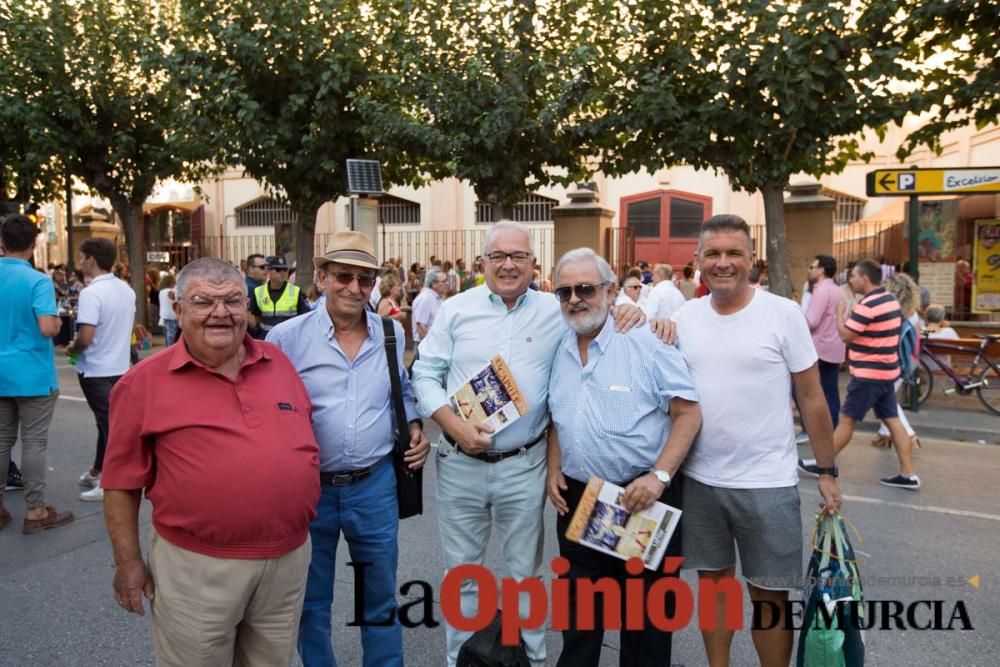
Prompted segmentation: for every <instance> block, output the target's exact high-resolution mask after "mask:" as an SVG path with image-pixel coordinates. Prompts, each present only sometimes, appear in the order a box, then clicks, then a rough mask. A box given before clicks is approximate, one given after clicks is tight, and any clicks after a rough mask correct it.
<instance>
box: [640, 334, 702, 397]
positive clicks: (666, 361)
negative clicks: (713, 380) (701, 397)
mask: <svg viewBox="0 0 1000 667" xmlns="http://www.w3.org/2000/svg"><path fill="white" fill-rule="evenodd" d="M649 356H650V358H652V360H653V363H654V364H655V369H656V377H657V388H658V390H659V393H660V407H661V408H662V409H663V410H664V411H665V412H670V400H671V399H674V398H683V399H684V400H686V401H693V402H697V401H698V392H697V391H696V390H695V388H694V378H692V377H691V371H690V370H689V369H688V367H687V363H685V362H684V357H683V356H681V353H680V350H678V349H677V348H676V347H674V346H673V345H664V344H662V343H660V345H659V349H656V350H655V352H654V353H653V354H651V355H649Z"/></svg>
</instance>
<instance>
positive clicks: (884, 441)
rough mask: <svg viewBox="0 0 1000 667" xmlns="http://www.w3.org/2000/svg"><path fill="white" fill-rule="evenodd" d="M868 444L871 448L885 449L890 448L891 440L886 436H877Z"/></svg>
mask: <svg viewBox="0 0 1000 667" xmlns="http://www.w3.org/2000/svg"><path fill="white" fill-rule="evenodd" d="M868 444H870V445H871V446H872V447H886V448H891V447H892V438H890V437H888V436H884V435H877V436H875V438H874V439H873V440H872V441H871V442H870V443H868Z"/></svg>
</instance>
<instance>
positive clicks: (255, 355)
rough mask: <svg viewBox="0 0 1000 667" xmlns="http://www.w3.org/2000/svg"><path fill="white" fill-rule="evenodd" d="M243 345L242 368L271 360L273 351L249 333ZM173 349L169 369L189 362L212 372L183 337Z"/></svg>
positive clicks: (172, 369) (182, 366) (178, 368)
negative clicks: (188, 346)
mask: <svg viewBox="0 0 1000 667" xmlns="http://www.w3.org/2000/svg"><path fill="white" fill-rule="evenodd" d="M243 347H244V348H245V349H246V352H247V354H246V357H244V358H243V363H242V364H240V370H242V369H243V368H244V367H246V366H249V365H251V364H255V363H257V362H258V361H261V360H262V359H263V360H267V361H270V360H271V353H270V351H268V349H267V347H266V346H264V345H261V344H260V343H259V342H258V341H256V340H254V339H253V338H251V337H250V336H248V335H245V336H244V337H243ZM171 349H172V355H171V358H170V364H169V365H168V366H167V370H169V371H176V370H180V369H181V368H184V367H185V366H187V365H188V364H191V365H192V366H197V367H198V368H201V369H204V370H207V371H210V372H211V369H209V368H208V367H207V366H205V364H203V363H201V362H200V361H198V360H197V359H195V358H194V357H192V356H191V353H190V352H189V351H188V348H187V343H186V342H185V341H184V339H183V338H181V339H180V340H178V341H177V342H176V343H174V345H173V347H172V348H171Z"/></svg>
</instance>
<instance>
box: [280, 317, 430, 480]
mask: <svg viewBox="0 0 1000 667" xmlns="http://www.w3.org/2000/svg"><path fill="white" fill-rule="evenodd" d="M365 316H366V317H367V318H368V338H367V339H366V340H365V341H364V343H362V344H361V349H360V350H358V354H357V356H356V357H355V358H354V361H351V360H350V359H348V358H347V355H346V354H344V351H343V349H342V348H341V347H340V343H338V342H337V339H336V338H335V337H334V335H333V321H332V320H331V319H330V313H329V312H328V311H327V309H326V308H325V307H320V308H317V309H316V310H314V311H312V312H309V313H306V314H304V315H299V316H298V317H295V318H292V319H290V320H287V321H285V322H282V323H281V324H278V325H277V326H276V327H274V328H273V329H271V330H270V331H269V332H268V333H267V340H268V341H269V342H271V343H274V344H275V345H277V346H278V347H280V348H281V350H282V351H283V352H284V353H285V355H287V356H288V358H289V359H290V360H291V362H292V365H293V366H295V369H296V370H297V371H298V373H299V377H301V378H302V382H303V383H304V384H305V385H306V390H308V392H309V399H310V401H312V427H313V433H314V434H315V435H316V442H317V443H319V469H320V470H322V471H324V472H340V471H347V470H358V469H360V468H366V467H368V466H370V465H374V464H375V463H377V462H378V461H379V460H381V459H382V458H383V457H384V456H385V455H386V454H388V453H389V452H390V451H391V450H392V447H393V443H394V441H395V433H396V417H395V414H394V413H393V408H392V384H391V382H390V378H389V367H388V365H387V363H386V358H385V334H384V332H383V331H382V319H381V318H380V317H379V316H378V315H376V314H375V313H371V312H368V311H366V312H365ZM393 328H394V329H395V331H396V354H397V357H398V360H399V377H400V380H401V382H402V386H403V405H404V406H405V408H406V418H407V420H408V421H412V420H414V419H417V418H418V416H417V409H416V399H415V398H414V396H413V389H412V387H411V386H410V378H409V376H408V375H407V373H406V368H405V367H404V365H403V345H404V338H403V327H402V326H401V325H400V324H399V323H398V322H394V323H393Z"/></svg>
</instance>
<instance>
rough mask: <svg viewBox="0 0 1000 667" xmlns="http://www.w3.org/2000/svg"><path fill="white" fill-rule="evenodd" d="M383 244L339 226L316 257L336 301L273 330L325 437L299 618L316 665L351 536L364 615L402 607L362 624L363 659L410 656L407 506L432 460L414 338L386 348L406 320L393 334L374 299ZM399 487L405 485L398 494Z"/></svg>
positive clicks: (389, 663) (308, 659) (376, 662)
mask: <svg viewBox="0 0 1000 667" xmlns="http://www.w3.org/2000/svg"><path fill="white" fill-rule="evenodd" d="M374 254H375V253H374V250H373V248H372V243H371V240H370V239H369V238H368V237H367V236H365V235H364V234H361V233H360V232H350V231H342V232H337V233H336V234H334V235H333V238H332V240H331V242H330V246H329V249H328V250H327V252H326V254H325V255H324V256H322V257H317V258H315V260H314V262H315V266H316V269H317V272H318V277H319V281H320V282H321V284H322V285H323V290H324V293H325V294H326V300H325V304H324V307H320V308H317V309H316V310H314V311H312V312H310V313H307V314H305V315H300V316H298V317H296V318H294V319H291V320H288V321H286V322H282V323H280V324H278V325H277V326H275V327H274V328H273V329H272V330H271V331H270V332H269V333H268V335H267V340H268V341H271V342H273V343H275V344H277V345H278V346H279V347H280V348H281V349H282V351H284V352H285V354H286V355H288V358H289V359H290V360H291V361H292V364H293V365H294V366H295V368H296V370H298V372H299V375H300V376H301V378H302V382H303V383H304V384H305V386H306V390H307V391H308V392H309V398H310V401H311V402H312V405H313V411H312V429H313V432H314V433H315V435H316V442H317V444H318V445H319V449H320V457H319V458H320V465H319V469H320V481H321V494H320V500H319V504H318V505H317V508H316V510H317V516H316V519H315V520H314V521H313V523H312V525H311V526H310V528H309V533H310V535H311V536H312V545H313V552H312V563H311V564H310V566H309V579H308V582H307V584H306V598H305V604H304V605H303V609H302V621H301V622H300V624H299V655H300V656H301V657H302V662H303V664H304V665H305V666H306V667H312V666H313V665H330V664H335V662H334V657H333V650H332V646H331V641H330V630H331V625H330V624H331V605H332V604H333V586H334V567H335V564H336V557H337V546H338V542H339V541H340V538H341V536H343V538H344V539H345V540H346V541H347V544H348V547H349V549H350V552H351V560H352V561H353V562H354V563H358V564H360V563H365V565H364V567H363V569H362V568H361V567H360V566H359V568H358V569H356V570H355V576H356V577H359V578H360V577H362V576H363V577H364V589H365V601H364V618H366V619H373V620H377V619H386V618H393V619H394V621H393V622H392V623H389V624H387V625H379V624H374V623H372V624H369V625H367V626H364V627H362V628H361V643H362V646H363V649H364V651H363V660H362V664H363V665H364V666H365V667H376V666H377V667H394V666H401V665H402V664H403V632H402V626H400V624H399V621H398V614H397V603H396V590H397V587H396V566H397V562H398V559H399V546H398V530H399V517H400V516H401V515H402V516H412V513H416V512H419V511H420V508H419V505H418V506H417V507H416V509H414V504H413V501H412V494H411V492H412V491H413V489H414V485H415V487H416V490H417V491H419V483H420V477H419V476H418V475H417V473H416V471H418V470H419V469H420V467H421V466H423V465H424V462H425V461H426V460H427V454H428V452H429V451H430V443H428V441H427V438H426V437H425V436H424V434H423V429H422V424H421V422H420V420H419V419H418V418H417V411H416V404H415V399H414V397H413V392H412V390H411V388H410V380H409V377H408V376H407V375H406V372H405V371H404V370H403V369H402V358H401V356H402V349H401V348H400V349H399V350H398V351H397V352H395V353H394V354H392V355H391V358H387V357H386V351H387V346H388V345H389V344H391V345H392V346H393V347H396V346H395V341H396V340H401V339H402V335H403V328H402V327H401V326H400V325H399V324H394V325H393V329H392V330H391V332H392V336H391V338H392V339H393V340H391V341H389V340H386V331H387V330H386V329H384V328H383V326H382V320H381V318H380V317H379V316H378V315H376V314H375V313H372V312H369V311H367V310H366V309H365V304H367V303H368V299H369V297H370V296H371V291H372V288H373V287H374V285H375V272H376V271H377V270H378V264H376V262H375V257H374ZM390 369H392V370H391V374H390ZM277 409H278V410H279V411H280V410H281V406H278V408H277ZM400 415H402V416H400ZM411 474H412V476H411ZM397 491H398V492H400V493H403V494H405V495H403V496H400V499H399V500H398V501H397ZM417 497H418V498H419V496H417ZM358 583H359V584H360V583H361V582H360V580H359V582H358Z"/></svg>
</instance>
